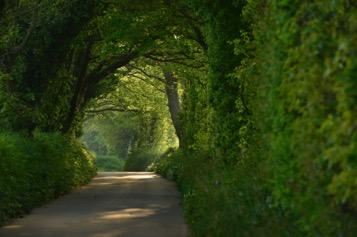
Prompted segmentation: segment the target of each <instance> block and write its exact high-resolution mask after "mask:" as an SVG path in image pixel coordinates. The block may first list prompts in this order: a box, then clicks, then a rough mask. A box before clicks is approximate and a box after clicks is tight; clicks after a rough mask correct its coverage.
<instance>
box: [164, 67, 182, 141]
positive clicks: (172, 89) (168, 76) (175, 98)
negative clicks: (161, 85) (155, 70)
mask: <svg viewBox="0 0 357 237" xmlns="http://www.w3.org/2000/svg"><path fill="white" fill-rule="evenodd" d="M164 75H165V92H166V96H167V102H168V107H169V112H170V116H171V119H172V124H173V125H174V128H175V131H176V135H177V137H178V139H179V145H181V144H182V136H183V130H182V124H181V120H180V99H179V93H178V81H177V78H176V77H175V76H174V75H173V73H172V72H165V73H164Z"/></svg>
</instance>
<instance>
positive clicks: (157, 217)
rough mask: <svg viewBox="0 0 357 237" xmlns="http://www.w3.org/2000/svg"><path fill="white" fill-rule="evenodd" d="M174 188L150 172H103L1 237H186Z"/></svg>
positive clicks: (3, 231)
mask: <svg viewBox="0 0 357 237" xmlns="http://www.w3.org/2000/svg"><path fill="white" fill-rule="evenodd" d="M179 203H180V200H179V193H178V191H177V189H176V187H175V184H174V183H172V182H169V181H167V180H165V179H163V178H161V177H160V176H158V175H156V174H154V173H150V172H102V173H99V174H98V176H97V177H95V178H94V179H93V181H92V182H91V183H90V184H88V185H86V186H83V187H82V188H80V189H78V190H75V191H73V192H72V193H71V194H68V195H66V196H63V197H61V198H60V199H58V200H56V201H54V202H52V203H50V204H48V205H46V206H44V207H40V208H37V209H35V210H34V211H33V212H32V213H31V214H30V215H28V216H26V217H24V218H22V219H16V220H14V221H13V222H12V223H10V224H9V225H7V226H4V227H3V228H2V229H0V237H22V236H24V237H25V236H26V237H28V236H31V237H32V236H33V237H144V236H145V237H185V236H187V227H186V225H185V223H184V220H183V217H182V213H181V208H180V205H179Z"/></svg>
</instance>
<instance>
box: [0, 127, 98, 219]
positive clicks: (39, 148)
mask: <svg viewBox="0 0 357 237" xmlns="http://www.w3.org/2000/svg"><path fill="white" fill-rule="evenodd" d="M95 173H96V170H95V166H94V160H93V157H92V156H91V155H90V154H89V153H88V152H87V151H86V150H85V149H84V148H83V147H82V146H81V144H79V143H78V142H76V141H75V140H71V139H69V138H67V137H63V136H62V135H59V134H43V133H38V134H35V135H34V137H32V138H29V137H25V136H22V135H19V134H10V133H1V134H0V224H2V223H4V222H5V221H6V220H7V219H8V218H11V217H14V216H17V215H19V214H22V213H25V212H28V211H30V210H31V209H32V208H33V207H35V206H37V205H39V204H41V203H43V202H45V201H47V200H50V199H53V198H55V197H57V196H59V195H61V194H63V193H66V192H68V191H70V190H71V189H72V188H73V187H76V186H79V185H81V184H84V183H86V182H88V181H89V180H90V179H91V178H92V177H93V176H94V175H95Z"/></svg>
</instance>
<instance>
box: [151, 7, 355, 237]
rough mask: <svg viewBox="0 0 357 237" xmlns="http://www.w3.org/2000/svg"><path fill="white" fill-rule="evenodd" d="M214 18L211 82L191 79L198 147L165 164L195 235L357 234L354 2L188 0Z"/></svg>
mask: <svg viewBox="0 0 357 237" xmlns="http://www.w3.org/2000/svg"><path fill="white" fill-rule="evenodd" d="M186 2H187V3H188V5H189V6H190V7H191V8H192V9H193V10H194V11H195V12H196V13H197V14H198V15H200V16H201V17H202V18H204V19H205V21H204V22H205V25H204V27H203V29H204V32H205V37H206V42H207V44H208V52H207V58H208V62H209V65H208V66H209V73H208V76H205V75H200V76H199V77H203V78H204V80H207V81H208V85H209V89H208V91H207V90H206V89H205V88H202V87H200V86H198V83H196V82H195V81H190V82H186V83H185V85H184V86H185V95H184V101H183V103H184V104H183V108H184V112H183V122H184V127H185V139H186V141H189V142H188V144H186V145H185V146H183V147H182V148H181V151H179V152H178V153H177V154H176V155H169V156H168V157H166V158H162V160H161V161H159V162H158V163H157V164H156V166H155V168H156V169H157V170H158V171H159V172H161V173H163V174H167V175H168V176H170V177H174V178H175V179H176V180H177V181H178V183H179V184H180V187H181V189H182V191H183V201H184V208H185V213H186V217H187V220H188V222H189V224H190V226H191V229H192V232H193V236H353V235H354V234H355V233H356V232H357V224H356V223H357V219H356V214H357V208H356V203H357V192H356V190H357V186H356V185H357V169H356V164H357V120H356V118H357V90H356V88H357V80H356V75H357V73H356V72H357V60H356V48H357V47H356V42H357V37H356V36H357V34H356V32H357V29H356V26H357V24H356V23H357V8H356V4H355V3H354V2H353V1H324V0H315V1H297V0H286V1H280V0H269V1H258V0H249V1H229V0H228V1H213V2H212V1H210V2H209V3H208V2H207V4H202V2H200V1H186Z"/></svg>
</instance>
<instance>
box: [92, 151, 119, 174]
mask: <svg viewBox="0 0 357 237" xmlns="http://www.w3.org/2000/svg"><path fill="white" fill-rule="evenodd" d="M95 160H96V165H97V169H98V171H122V170H123V167H124V164H125V161H124V160H123V159H120V158H119V157H118V156H113V155H97V156H96V159H95Z"/></svg>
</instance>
